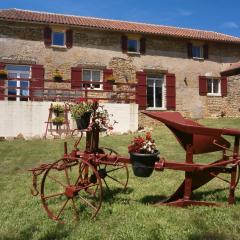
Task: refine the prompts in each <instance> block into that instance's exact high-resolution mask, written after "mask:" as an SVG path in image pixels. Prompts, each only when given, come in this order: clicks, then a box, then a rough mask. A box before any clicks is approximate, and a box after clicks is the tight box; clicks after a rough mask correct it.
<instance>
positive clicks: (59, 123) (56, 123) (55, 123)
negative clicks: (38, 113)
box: [53, 122, 63, 126]
mask: <svg viewBox="0 0 240 240" xmlns="http://www.w3.org/2000/svg"><path fill="white" fill-rule="evenodd" d="M53 125H54V126H62V125H63V123H62V122H53Z"/></svg>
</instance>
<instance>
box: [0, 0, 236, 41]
mask: <svg viewBox="0 0 240 240" xmlns="http://www.w3.org/2000/svg"><path fill="white" fill-rule="evenodd" d="M0 8H20V9H28V10H35V11H47V12H55V13H64V14H73V15H81V16H93V17H101V18H110V19H119V20H128V21H137V22H146V23H154V24H163V25H170V26H178V27H187V28H196V29H204V30H210V31H216V32H222V33H226V34H230V35H234V36H238V37H240V13H239V12H240V1H239V0H228V1H226V0H201V1H200V0H165V1H161V0H86V1H83V0H41V1H38V0H0Z"/></svg>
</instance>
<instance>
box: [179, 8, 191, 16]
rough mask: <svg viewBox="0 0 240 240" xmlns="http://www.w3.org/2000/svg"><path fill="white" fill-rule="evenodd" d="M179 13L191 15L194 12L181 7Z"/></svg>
mask: <svg viewBox="0 0 240 240" xmlns="http://www.w3.org/2000/svg"><path fill="white" fill-rule="evenodd" d="M178 14H179V15H181V16H191V15H192V14H193V13H192V12H190V11H188V10H184V9H180V10H178Z"/></svg>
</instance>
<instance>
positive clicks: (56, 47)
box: [51, 45, 67, 49]
mask: <svg viewBox="0 0 240 240" xmlns="http://www.w3.org/2000/svg"><path fill="white" fill-rule="evenodd" d="M51 48H55V49H67V47H66V46H58V45H51Z"/></svg>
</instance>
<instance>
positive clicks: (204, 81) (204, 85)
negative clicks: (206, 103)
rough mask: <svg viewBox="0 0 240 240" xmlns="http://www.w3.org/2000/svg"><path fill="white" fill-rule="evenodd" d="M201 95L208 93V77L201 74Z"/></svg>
mask: <svg viewBox="0 0 240 240" xmlns="http://www.w3.org/2000/svg"><path fill="white" fill-rule="evenodd" d="M199 95H200V96H206V95H207V77H205V76H199Z"/></svg>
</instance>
